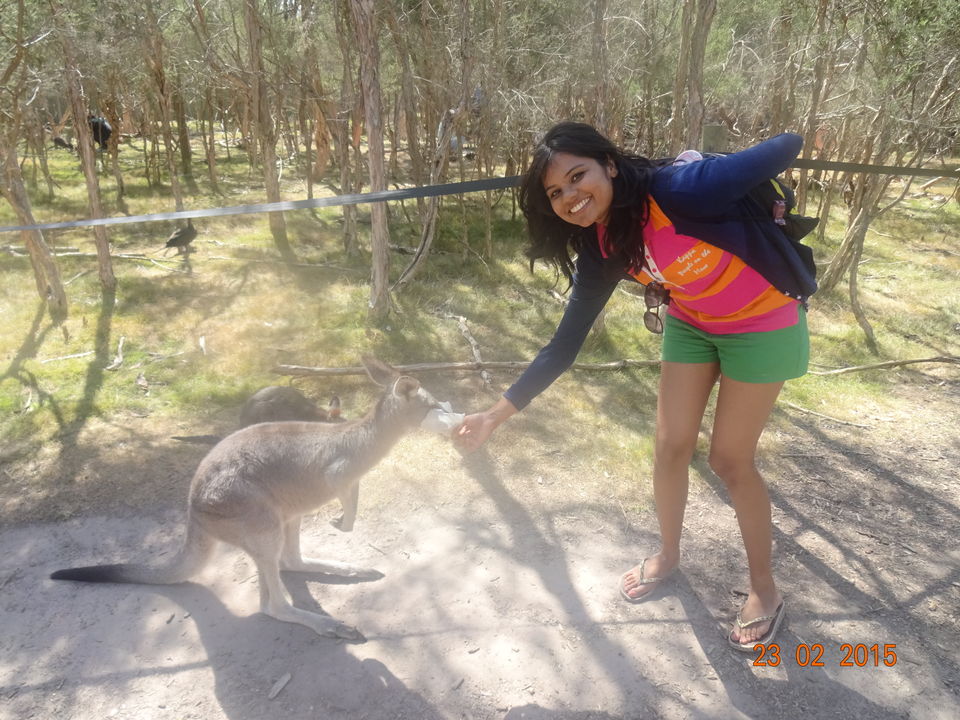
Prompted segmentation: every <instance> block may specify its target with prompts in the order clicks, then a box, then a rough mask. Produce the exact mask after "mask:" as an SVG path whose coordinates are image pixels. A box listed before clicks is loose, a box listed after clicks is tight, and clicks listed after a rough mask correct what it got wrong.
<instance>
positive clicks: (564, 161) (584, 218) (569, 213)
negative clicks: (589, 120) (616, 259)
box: [543, 153, 617, 228]
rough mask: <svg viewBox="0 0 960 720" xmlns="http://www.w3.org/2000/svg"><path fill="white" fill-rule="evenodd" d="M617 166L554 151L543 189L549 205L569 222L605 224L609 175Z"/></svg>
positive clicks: (610, 192) (609, 196)
mask: <svg viewBox="0 0 960 720" xmlns="http://www.w3.org/2000/svg"><path fill="white" fill-rule="evenodd" d="M616 176H617V166H616V165H614V164H613V161H612V160H607V161H606V162H604V163H600V162H597V161H596V160H594V159H593V158H584V157H580V156H579V155H571V154H570V153H557V154H556V155H554V156H553V159H552V160H551V161H550V164H549V165H548V166H547V172H546V174H545V175H544V178H543V189H544V190H545V191H546V193H547V197H548V198H550V206H551V207H552V208H553V211H554V212H555V213H556V214H557V217H560V218H563V219H564V220H566V221H567V222H569V223H573V224H574V225H579V226H580V227H585V228H586V227H590V226H591V225H593V224H594V223H600V224H601V225H606V224H607V220H608V218H609V217H610V204H611V203H612V202H613V178H615V177H616Z"/></svg>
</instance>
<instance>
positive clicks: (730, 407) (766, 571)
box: [710, 377, 783, 642]
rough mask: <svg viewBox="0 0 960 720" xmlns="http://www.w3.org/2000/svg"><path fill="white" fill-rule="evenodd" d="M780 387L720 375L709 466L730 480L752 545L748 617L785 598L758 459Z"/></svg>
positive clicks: (739, 634) (749, 632)
mask: <svg viewBox="0 0 960 720" xmlns="http://www.w3.org/2000/svg"><path fill="white" fill-rule="evenodd" d="M781 387H783V383H782V382H781V383H744V382H738V381H736V380H731V379H730V378H727V377H721V379H720V391H719V393H718V394H717V412H716V417H715V419H714V424H713V439H712V442H711V444H710V467H711V468H712V469H713V471H714V472H715V473H716V474H717V476H718V477H720V479H721V480H723V482H724V483H725V484H726V486H727V489H728V491H729V493H730V499H731V501H732V502H733V507H734V509H735V510H736V512H737V522H738V523H739V525H740V533H741V535H742V536H743V545H744V548H745V549H746V551H747V564H748V566H749V569H750V594H749V595H748V596H747V601H746V603H744V606H743V608H742V610H741V616H742V619H743V621H744V622H747V621H749V620H752V619H754V618H758V617H762V616H766V615H773V614H774V613H775V612H776V610H777V607H778V606H779V604H780V602H781V601H782V599H783V598H782V597H781V596H780V593H779V592H778V591H777V587H776V584H775V583H774V580H773V568H772V564H771V554H772V545H773V540H772V526H771V521H770V496H769V494H768V493H767V486H766V483H765V482H764V481H763V478H762V477H761V475H760V473H759V472H758V471H757V467H756V464H755V457H756V450H757V442H758V441H759V440H760V435H761V433H762V432H763V428H764V426H765V425H766V423H767V419H768V418H769V416H770V411H771V410H772V409H773V405H774V403H775V402H776V400H777V395H779V394H780V388H781ZM769 628H770V623H769V622H764V623H760V624H758V625H755V626H753V627H749V628H745V629H744V630H738V629H737V628H734V632H733V639H734V640H736V641H738V642H752V641H754V640H757V639H759V638H761V637H763V635H764V634H765V633H766V632H767V630H769Z"/></svg>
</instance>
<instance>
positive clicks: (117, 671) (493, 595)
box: [0, 378, 960, 720]
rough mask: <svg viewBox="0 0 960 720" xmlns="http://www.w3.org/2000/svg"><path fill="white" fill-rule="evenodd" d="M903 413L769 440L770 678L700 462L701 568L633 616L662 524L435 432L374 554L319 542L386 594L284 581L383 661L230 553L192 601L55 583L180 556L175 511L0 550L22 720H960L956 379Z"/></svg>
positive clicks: (376, 520) (380, 483)
mask: <svg viewBox="0 0 960 720" xmlns="http://www.w3.org/2000/svg"><path fill="white" fill-rule="evenodd" d="M934 380H935V378H934ZM894 392H897V391H894ZM901 400H902V402H901V403H900V404H898V405H897V407H898V408H901V410H900V411H899V412H900V415H898V414H897V413H893V414H891V413H887V415H885V416H884V417H882V418H881V417H872V418H871V415H870V413H871V410H870V408H869V407H865V408H864V409H863V421H864V422H863V423H862V424H866V425H869V427H868V428H857V427H853V426H846V425H841V424H838V423H835V422H832V421H830V420H826V419H824V418H819V417H816V416H812V415H805V414H800V413H789V412H786V411H784V410H778V412H777V417H776V418H775V422H774V424H773V427H772V428H771V430H770V431H769V432H768V434H767V436H766V437H765V439H764V446H763V447H764V454H763V460H762V462H763V469H764V471H765V473H766V475H767V477H768V480H769V482H770V485H771V493H772V497H773V503H774V520H775V525H776V527H775V541H776V548H775V555H776V563H777V572H778V578H779V582H780V585H781V590H782V592H783V594H784V596H785V597H786V599H787V612H788V619H787V624H786V625H785V627H784V628H783V630H782V631H781V633H780V635H779V637H778V644H779V645H780V648H781V650H780V663H779V665H778V666H776V667H770V666H755V665H754V664H753V657H752V656H742V655H739V654H737V653H734V652H733V651H731V650H730V649H728V648H727V646H726V644H725V639H724V637H725V635H724V634H725V632H726V630H727V628H728V627H729V623H730V620H731V618H732V616H733V613H734V612H735V608H736V607H737V605H738V604H739V603H740V602H742V599H743V593H744V592H745V590H746V578H745V574H744V572H743V567H744V557H743V551H742V548H741V547H740V545H739V536H738V534H737V530H736V522H735V518H734V515H733V511H732V509H731V508H730V506H729V504H728V501H727V499H726V493H725V491H724V490H723V489H722V488H721V487H720V485H719V483H718V481H716V480H715V479H713V478H712V476H711V475H710V474H709V472H708V471H707V470H706V468H705V467H703V465H702V460H698V461H697V465H696V466H695V469H696V470H698V471H699V473H700V474H701V475H702V476H703V477H704V478H706V479H705V480H695V482H694V483H693V484H692V487H691V497H690V505H689V508H688V513H687V523H686V524H687V534H686V536H685V545H684V553H685V555H684V570H683V572H682V573H681V574H679V575H678V576H677V577H676V580H675V581H674V582H672V583H671V585H670V586H669V589H668V591H667V592H665V593H663V594H662V595H661V596H660V597H659V598H658V599H656V600H653V601H650V602H648V603H645V604H642V605H629V604H627V603H625V602H623V601H622V600H621V599H620V598H619V596H618V594H617V591H616V584H617V579H618V577H619V575H620V573H622V572H623V570H625V569H626V567H627V566H628V565H630V564H632V563H633V562H635V561H637V560H639V558H640V557H641V554H642V553H643V552H644V551H645V550H649V549H650V548H651V547H652V546H653V545H654V543H655V540H656V534H655V527H656V522H655V518H654V516H653V514H652V512H650V511H644V512H641V513H631V512H628V511H627V510H625V509H624V508H623V507H621V506H619V505H618V504H616V503H613V502H611V501H610V500H609V498H606V497H589V496H588V497H584V496H582V493H578V492H575V491H574V489H575V488H577V487H578V482H577V481H578V478H577V477H576V473H574V472H570V471H566V470H563V469H562V468H560V469H556V468H554V467H552V466H549V465H547V464H541V465H540V466H539V467H536V468H533V469H531V468H530V466H529V464H527V465H524V464H523V463H520V462H519V461H518V458H516V457H513V456H512V455H511V452H510V448H509V447H507V444H506V443H504V444H501V445H499V446H497V445H496V444H495V443H492V447H491V448H490V452H489V453H487V452H484V451H481V452H480V453H478V454H476V455H474V456H472V457H470V458H467V459H465V460H464V459H461V458H460V457H459V456H458V455H457V454H456V453H455V452H454V451H453V450H452V449H451V448H450V446H449V445H448V444H447V443H446V442H445V441H444V440H442V439H441V438H439V437H437V436H433V435H427V434H426V433H418V434H415V435H412V436H410V437H408V438H406V439H404V440H403V441H402V442H401V444H400V445H399V446H398V447H397V448H396V449H395V450H394V452H393V453H392V454H391V456H390V457H389V458H388V459H387V461H385V462H384V463H383V464H382V465H381V466H379V467H378V468H377V469H376V470H375V471H374V472H373V473H371V475H370V476H369V477H367V478H366V479H365V480H364V485H363V488H364V490H363V492H361V506H362V507H361V512H360V518H359V520H358V524H357V528H356V530H355V532H354V533H352V534H347V535H345V534H340V533H338V532H337V531H336V530H334V529H333V528H331V527H330V526H329V525H328V524H327V519H328V518H329V516H330V515H332V514H333V513H332V509H325V510H324V511H323V512H321V513H320V515H319V516H318V517H317V518H316V519H313V520H311V521H310V522H309V523H308V524H307V526H306V529H305V538H304V542H303V545H304V547H305V548H306V549H308V550H310V549H313V550H314V554H318V555H319V554H323V555H328V556H330V557H336V558H345V559H346V558H349V559H351V561H353V562H359V563H362V564H368V565H371V566H374V567H377V568H379V569H380V570H382V571H384V572H385V573H386V577H385V578H384V579H382V580H379V581H376V582H359V583H330V582H323V581H318V579H317V578H315V577H310V576H297V575H291V576H289V578H288V586H289V588H290V590H291V592H292V594H293V595H294V598H295V602H296V603H297V604H299V605H301V606H303V607H317V606H318V604H321V605H322V606H323V609H324V610H325V611H326V612H329V613H330V614H331V615H333V616H335V617H337V618H340V619H343V620H344V621H346V622H348V623H351V624H354V625H356V626H358V627H359V628H360V629H361V631H362V632H364V634H365V635H366V638H367V641H366V642H365V643H359V644H350V643H343V642H340V641H334V640H329V639H323V638H318V637H316V636H314V635H312V634H311V633H310V632H309V631H307V630H306V629H304V628H301V627H299V626H293V625H286V624H282V623H279V622H277V621H275V620H272V619H270V618H267V617H264V616H262V615H259V614H257V613H256V606H257V588H256V578H255V573H254V570H253V568H252V565H251V563H250V562H249V560H248V559H247V558H246V557H245V556H243V555H242V554H240V553H239V552H235V551H233V550H231V549H223V550H221V551H220V553H219V555H218V556H217V562H216V563H214V564H213V565H211V566H210V567H208V568H207V569H206V570H205V571H204V572H203V574H202V575H201V576H199V577H197V578H196V582H194V583H189V584H185V585H181V586H174V587H161V588H151V587H144V586H124V587H119V586H90V585H77V584H72V583H62V582H54V581H50V580H48V579H47V575H48V574H49V572H50V571H52V570H54V569H57V568H60V567H66V566H70V565H76V564H87V563H89V562H93V561H98V560H101V559H103V560H107V559H120V558H133V557H138V558H147V557H149V556H150V554H151V551H152V550H151V549H153V548H159V549H162V551H164V552H166V551H169V550H170V549H171V548H172V547H173V546H174V545H175V543H176V538H177V535H178V529H179V525H180V522H181V513H180V510H179V509H178V507H177V506H176V505H174V504H173V503H169V504H165V505H163V506H162V507H153V506H151V507H144V508H143V510H142V512H137V513H134V514H130V513H127V514H125V515H122V516H116V515H113V516H110V517H100V516H95V515H83V516H80V517H75V518H73V519H70V520H67V521H61V522H47V523H31V524H27V525H20V526H14V527H10V526H8V527H7V528H6V529H4V530H2V531H0V590H2V629H3V632H2V635H0V650H2V655H0V657H2V660H0V718H2V719H3V720H7V719H9V720H14V719H17V720H21V719H23V718H60V719H62V720H93V719H94V718H96V719H97V720H99V719H101V718H131V719H133V718H136V719H137V720H152V719H154V718H156V719H160V718H163V719H164V720H168V719H169V720H187V719H189V718H197V719H200V718H203V720H220V719H224V720H226V719H229V720H261V719H262V718H268V717H280V718H285V719H287V720H298V719H299V718H304V719H306V718H345V719H346V718H351V719H352V718H358V719H359V718H369V719H371V720H379V719H381V718H383V719H386V718H411V719H414V718H417V719H419V718H428V719H429V718H438V719H439V718H478V719H479V718H508V719H510V720H517V719H519V718H525V719H529V718H533V719H535V720H538V719H543V720H546V719H548V718H549V719H554V718H557V719H561V718H563V719H566V718H573V719H578V720H585V719H587V718H592V719H601V718H615V717H617V718H618V717H625V718H678V719H679V718H691V717H692V718H741V717H751V718H752V717H763V718H829V717H838V718H839V717H843V718H850V717H868V718H924V719H929V718H934V719H936V718H944V719H945V718H953V717H956V716H957V711H958V707H960V667H958V660H957V658H958V655H957V651H956V648H957V646H958V642H960V626H958V618H960V550H958V546H957V543H956V528H957V527H958V526H960V486H958V482H957V476H958V468H960V439H958V435H957V432H956V421H957V419H958V412H957V410H956V408H957V406H958V401H960V383H958V382H957V381H956V380H949V381H946V382H944V383H943V384H937V383H935V382H934V381H933V380H931V382H929V383H927V384H925V385H922V386H914V387H911V388H907V389H905V390H904V391H903V397H902V398H901ZM549 442H550V440H547V439H545V440H544V443H549ZM411 468H413V469H411ZM185 482H186V481H185V480H184V481H183V483H184V485H185ZM396 488H399V490H395V489H396ZM180 491H182V488H177V492H180ZM365 499H366V502H365ZM844 645H850V646H851V652H849V653H848V652H847V651H846V649H845V648H843V646H844ZM820 646H822V655H818V652H819V648H820ZM874 646H877V649H876V650H874V649H873V648H874ZM888 646H895V647H888ZM884 649H886V650H887V651H888V654H887V660H888V662H891V665H890V666H887V665H885V664H884ZM807 650H810V651H811V652H812V655H810V656H809V657H808V655H807V653H806V651H807ZM891 653H895V662H894V661H893V655H892V654H891ZM847 656H849V657H847ZM845 657H847V659H848V660H849V661H850V665H851V666H849V667H847V666H845V665H844V664H843V661H844V659H845ZM817 659H819V661H820V663H822V666H820V667H814V666H812V664H807V661H808V660H817ZM858 665H863V667H858ZM284 681H286V682H285V683H284Z"/></svg>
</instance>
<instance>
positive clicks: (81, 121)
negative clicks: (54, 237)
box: [51, 2, 117, 292]
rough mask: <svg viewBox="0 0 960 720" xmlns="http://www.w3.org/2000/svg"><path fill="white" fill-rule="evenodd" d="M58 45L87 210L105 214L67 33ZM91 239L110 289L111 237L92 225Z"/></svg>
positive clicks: (60, 23) (57, 9) (56, 7)
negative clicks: (61, 55)
mask: <svg viewBox="0 0 960 720" xmlns="http://www.w3.org/2000/svg"><path fill="white" fill-rule="evenodd" d="M51 9H52V10H53V15H54V18H55V20H56V23H55V24H56V26H57V27H60V28H68V27H70V21H69V20H68V18H67V17H66V13H65V12H64V10H63V6H62V5H61V4H60V3H59V2H51ZM60 44H61V46H62V48H63V55H64V75H65V78H66V85H67V97H68V98H69V100H70V108H71V111H72V112H73V126H74V129H75V130H76V131H77V144H78V146H79V147H78V149H79V151H80V163H81V166H82V168H83V177H84V180H85V181H86V185H87V200H88V203H89V204H88V211H89V215H90V217H91V218H101V217H103V216H104V213H103V204H102V202H101V200H100V182H99V180H98V179H97V163H96V157H95V155H94V153H95V152H96V151H95V150H94V149H93V137H92V134H91V132H90V126H89V125H88V124H87V114H88V112H87V107H86V103H85V101H84V94H83V88H81V86H80V77H81V74H80V68H79V67H78V65H77V60H76V52H75V50H74V47H73V42H72V40H71V39H70V35H69V34H68V33H67V32H63V33H61V35H60ZM93 236H94V242H95V245H96V248H97V265H98V270H99V274H100V284H101V285H102V286H103V287H104V289H105V290H107V291H109V292H113V291H114V290H115V289H116V287H117V279H116V277H115V276H114V274H113V263H112V262H111V260H110V240H109V238H108V236H107V229H106V227H104V226H103V225H97V226H95V227H94V228H93Z"/></svg>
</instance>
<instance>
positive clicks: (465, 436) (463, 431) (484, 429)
mask: <svg viewBox="0 0 960 720" xmlns="http://www.w3.org/2000/svg"><path fill="white" fill-rule="evenodd" d="M516 412H517V409H516V408H515V407H514V406H513V404H512V403H511V402H510V401H509V400H507V399H506V398H500V400H499V401H498V402H497V404H496V405H494V406H493V407H492V408H490V409H489V410H486V411H485V412H479V413H474V414H472V415H467V416H466V417H465V418H464V419H463V422H462V423H461V424H460V427H458V428H457V429H456V430H454V431H453V442H454V444H455V445H456V446H457V448H459V449H460V451H461V452H463V453H472V452H473V451H474V450H476V449H477V448H479V447H480V446H481V445H483V444H484V443H485V442H486V441H487V438H489V437H490V435H492V434H493V431H494V430H496V429H497V427H498V426H499V425H500V423H502V422H503V421H504V420H506V419H507V418H508V417H510V416H511V415H514V414H515V413H516Z"/></svg>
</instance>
